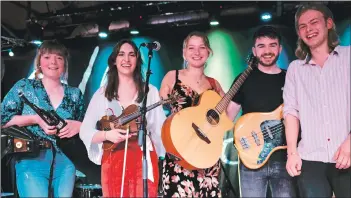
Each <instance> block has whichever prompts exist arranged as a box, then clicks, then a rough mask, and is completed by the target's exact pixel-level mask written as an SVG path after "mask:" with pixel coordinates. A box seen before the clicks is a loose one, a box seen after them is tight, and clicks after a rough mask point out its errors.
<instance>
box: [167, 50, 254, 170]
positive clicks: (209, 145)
mask: <svg viewBox="0 0 351 198" xmlns="http://www.w3.org/2000/svg"><path fill="white" fill-rule="evenodd" d="M256 63H257V59H256V57H254V56H253V55H251V57H250V59H249V61H248V68H247V69H246V70H245V71H244V72H243V73H242V74H241V75H240V77H239V78H238V80H237V81H236V82H235V83H233V85H232V87H231V88H230V89H229V91H228V92H227V93H226V94H225V95H224V97H223V98H221V96H220V95H219V94H217V93H216V92H214V91H211V90H208V91H205V92H204V93H202V94H201V95H200V99H199V102H198V104H197V105H196V106H193V107H188V108H185V109H182V110H180V111H179V112H177V113H174V114H172V115H171V116H169V117H168V118H167V119H166V121H165V122H164V124H163V127H162V141H163V145H164V147H165V149H166V151H167V153H168V156H170V158H172V159H173V160H175V161H176V162H177V163H178V164H179V165H181V166H183V167H184V168H186V169H188V170H196V169H205V168H209V167H211V166H213V165H215V164H216V163H217V162H218V160H219V158H220V155H221V151H222V142H223V136H224V133H225V132H227V131H228V130H230V129H232V128H233V127H234V124H233V121H232V120H231V119H229V118H228V116H227V114H226V109H227V106H228V104H229V102H230V101H231V99H232V98H233V96H234V95H235V94H236V93H237V91H238V90H239V88H240V86H241V85H242V84H243V83H244V80H245V79H246V78H247V77H248V75H249V73H250V72H251V71H252V69H253V67H254V66H256Z"/></svg>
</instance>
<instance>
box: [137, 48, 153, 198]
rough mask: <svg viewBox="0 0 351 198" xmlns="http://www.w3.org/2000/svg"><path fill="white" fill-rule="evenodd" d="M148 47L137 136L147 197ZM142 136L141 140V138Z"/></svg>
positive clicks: (150, 54) (149, 54) (144, 191)
mask: <svg viewBox="0 0 351 198" xmlns="http://www.w3.org/2000/svg"><path fill="white" fill-rule="evenodd" d="M148 49H149V53H148V57H149V62H148V66H147V72H146V80H145V96H144V100H143V103H142V106H141V121H140V124H141V127H140V131H139V137H138V143H139V146H141V145H142V146H143V164H142V165H143V193H144V196H143V197H148V184H147V179H148V177H147V175H148V174H147V173H148V170H147V168H148V167H147V159H146V135H147V132H146V101H147V95H148V93H149V81H150V75H151V74H152V72H151V70H150V64H151V59H152V56H153V52H152V50H153V49H152V47H151V46H150V47H149V46H148ZM141 138H142V140H141Z"/></svg>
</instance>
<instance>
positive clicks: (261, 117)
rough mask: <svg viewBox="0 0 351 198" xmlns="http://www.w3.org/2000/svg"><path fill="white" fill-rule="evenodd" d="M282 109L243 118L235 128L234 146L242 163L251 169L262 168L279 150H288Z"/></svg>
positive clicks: (247, 115) (246, 115)
mask: <svg viewBox="0 0 351 198" xmlns="http://www.w3.org/2000/svg"><path fill="white" fill-rule="evenodd" d="M282 109H283V105H280V106H279V107H278V108H277V109H275V110H274V111H272V112H268V113H248V114H245V115H243V116H241V117H240V118H239V119H238V121H237V122H236V124H235V128H234V144H235V147H236V149H237V151H238V154H239V157H240V160H241V162H242V163H243V164H244V165H245V166H246V167H247V168H249V169H258V168H260V167H262V166H263V165H264V164H265V163H266V162H267V160H268V159H269V157H270V156H271V155H272V154H273V153H274V152H275V151H277V150H279V149H286V144H285V131H284V124H283V122H282Z"/></svg>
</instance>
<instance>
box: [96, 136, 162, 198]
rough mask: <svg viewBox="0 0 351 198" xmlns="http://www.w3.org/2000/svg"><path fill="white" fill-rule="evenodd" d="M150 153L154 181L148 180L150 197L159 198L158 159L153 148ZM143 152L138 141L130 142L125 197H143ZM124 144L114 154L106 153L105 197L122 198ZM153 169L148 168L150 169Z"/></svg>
mask: <svg viewBox="0 0 351 198" xmlns="http://www.w3.org/2000/svg"><path fill="white" fill-rule="evenodd" d="M147 152H150V157H151V163H152V168H153V176H154V181H153V182H152V181H151V180H150V179H148V196H149V197H157V190H158V189H157V188H158V180H159V174H158V158H157V154H156V151H155V147H153V151H147ZM142 154H143V153H142V150H141V149H140V147H139V145H138V142H137V141H133V140H132V141H129V142H128V149H127V155H126V168H125V177H124V187H123V197H143V170H142V169H143V167H142ZM123 158H124V143H120V144H119V145H118V146H117V148H116V150H115V151H113V152H106V151H105V152H104V153H103V156H102V165H101V185H102V193H103V197H120V196H121V184H122V176H123ZM150 168H151V167H148V169H150Z"/></svg>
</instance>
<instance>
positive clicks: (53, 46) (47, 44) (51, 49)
mask: <svg viewBox="0 0 351 198" xmlns="http://www.w3.org/2000/svg"><path fill="white" fill-rule="evenodd" d="M46 53H49V54H58V55H60V56H62V57H63V58H64V61H65V64H64V66H65V71H64V73H63V75H62V76H61V81H67V79H68V58H69V53H68V50H67V48H66V47H65V46H64V45H62V44H61V43H59V42H58V41H57V40H46V41H44V42H43V43H42V44H41V45H40V47H39V49H38V52H37V55H36V57H35V60H34V66H35V79H39V78H40V74H42V70H41V68H40V58H41V56H42V55H43V54H46Z"/></svg>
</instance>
